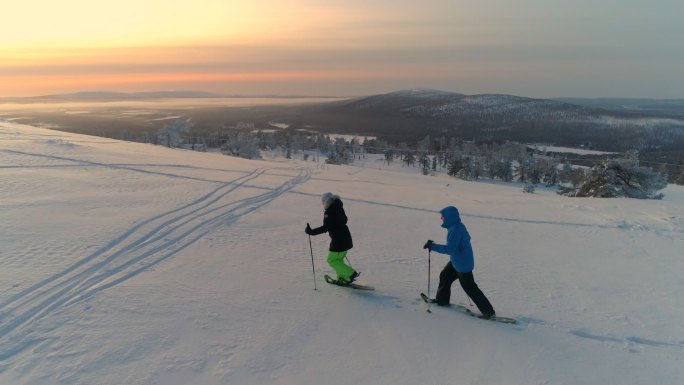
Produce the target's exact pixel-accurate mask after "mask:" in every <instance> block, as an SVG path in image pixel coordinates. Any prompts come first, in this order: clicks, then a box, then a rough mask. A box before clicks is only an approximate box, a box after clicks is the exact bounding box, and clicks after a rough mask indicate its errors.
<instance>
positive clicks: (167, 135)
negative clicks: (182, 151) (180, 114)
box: [157, 120, 193, 147]
mask: <svg viewBox="0 0 684 385" xmlns="http://www.w3.org/2000/svg"><path fill="white" fill-rule="evenodd" d="M192 126H193V124H192V123H190V122H189V121H187V120H176V121H175V122H173V123H171V124H165V125H164V127H162V128H161V129H160V130H159V132H157V137H158V138H159V139H158V141H157V143H159V144H163V145H165V146H167V147H178V146H180V145H181V144H182V143H183V141H184V139H183V135H184V134H186V133H187V132H189V131H190V129H191V128H192Z"/></svg>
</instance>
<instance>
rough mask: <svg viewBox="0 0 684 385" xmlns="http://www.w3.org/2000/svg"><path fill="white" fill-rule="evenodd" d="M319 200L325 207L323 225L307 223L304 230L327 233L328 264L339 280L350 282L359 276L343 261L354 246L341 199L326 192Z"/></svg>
mask: <svg viewBox="0 0 684 385" xmlns="http://www.w3.org/2000/svg"><path fill="white" fill-rule="evenodd" d="M321 201H322V202H323V207H324V208H325V214H324V215H323V226H321V227H317V228H315V229H312V228H311V227H310V226H309V224H308V223H307V224H306V229H305V230H304V232H306V233H307V234H309V235H318V234H323V233H325V232H327V233H328V235H329V236H330V249H329V252H328V264H329V265H330V267H332V268H333V269H334V270H335V273H337V279H338V280H339V281H342V282H344V283H351V282H353V281H354V280H355V279H356V277H358V276H359V273H358V272H357V271H356V270H354V269H353V268H352V267H351V266H349V265H347V264H346V263H344V258H345V257H346V256H347V251H349V249H351V248H352V247H354V245H353V243H352V236H351V233H350V232H349V227H347V215H346V214H345V212H344V208H342V206H343V204H342V200H341V199H340V197H339V196H338V195H334V194H332V193H329V192H327V193H325V194H323V196H321Z"/></svg>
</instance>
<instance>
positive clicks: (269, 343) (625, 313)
mask: <svg viewBox="0 0 684 385" xmlns="http://www.w3.org/2000/svg"><path fill="white" fill-rule="evenodd" d="M326 191H332V192H335V193H338V194H340V195H341V196H342V198H343V200H344V202H345V209H346V211H347V214H348V216H349V218H350V223H349V225H350V228H351V231H352V234H353V236H354V244H355V248H354V249H352V250H351V252H350V254H349V259H350V261H351V263H352V264H353V265H354V266H355V267H357V268H358V269H359V270H361V271H362V272H363V274H362V279H361V282H363V283H367V284H371V285H374V286H375V287H376V291H375V292H360V291H352V290H349V289H344V288H338V287H334V286H330V285H327V284H325V283H324V282H323V280H322V277H323V274H324V273H329V272H330V268H329V267H327V266H326V263H325V254H326V250H327V244H328V238H327V236H325V235H323V236H318V237H314V238H313V239H312V246H313V252H314V255H315V269H316V278H317V282H316V286H317V288H318V290H314V281H313V277H312V266H311V255H310V250H309V240H308V237H307V236H306V235H305V234H304V227H305V225H306V223H307V222H310V223H311V224H312V226H313V225H320V223H321V221H322V207H321V204H320V199H319V196H320V194H322V193H323V192H326ZM664 193H665V195H666V196H665V199H663V200H662V201H637V200H627V199H611V200H599V199H582V198H568V197H561V196H558V195H557V194H555V193H554V192H553V191H546V190H544V189H542V188H539V189H537V193H535V194H532V195H530V194H524V193H522V191H521V188H520V186H516V185H500V184H492V183H486V182H484V183H483V182H481V183H472V182H465V181H460V180H456V179H453V178H450V177H446V176H434V177H429V176H422V175H420V174H419V172H417V169H405V168H402V167H400V165H398V164H397V165H393V166H391V167H387V166H385V165H383V164H382V162H381V161H373V160H371V159H369V160H368V161H366V162H363V163H361V164H359V165H357V166H323V165H319V164H316V163H313V162H310V161H309V162H304V161H292V160H290V161H283V160H277V159H272V160H260V161H248V160H241V159H236V158H231V157H226V156H222V155H218V154H204V153H196V152H189V151H182V150H171V149H166V148H162V147H155V146H151V145H145V144H136V143H126V142H119V141H115V140H110V139H104V138H96V137H88V136H81V135H75V134H69V133H61V132H56V131H49V130H45V129H40V128H34V127H29V126H22V125H17V124H13V123H8V122H0V197H2V199H1V200H0V384H286V385H299V384H332V385H336V384H393V385H394V384H525V385H529V384H681V383H683V382H684V322H682V319H684V295H683V294H682V293H684V279H683V278H682V271H684V260H683V259H682V251H681V250H683V249H684V219H683V218H684V189H683V188H682V187H679V186H671V187H668V189H666V190H665V191H664ZM450 204H453V205H456V206H457V207H459V209H460V210H461V213H462V216H463V220H464V222H465V224H466V225H467V226H468V228H469V230H470V232H471V234H472V236H473V246H474V249H475V253H476V269H475V277H476V280H477V281H478V283H479V285H480V287H481V288H482V289H483V291H484V292H485V293H486V294H487V295H488V297H489V298H490V300H491V301H492V303H493V305H494V307H495V308H496V310H497V313H498V314H500V315H506V316H514V317H517V318H518V319H519V320H520V323H519V324H518V325H513V326H511V325H503V324H497V323H493V322H487V321H481V320H477V319H474V318H471V317H468V316H465V315H461V314H459V313H456V312H453V311H450V310H448V309H441V308H437V309H434V310H433V313H432V314H428V313H427V312H426V311H425V304H424V303H422V302H420V301H418V300H417V298H418V293H419V292H420V291H425V290H427V278H428V270H427V254H426V252H425V251H424V250H422V248H421V246H422V244H423V243H424V242H425V240H426V239H434V240H436V241H439V242H442V241H443V240H444V236H445V231H444V230H443V229H441V228H440V227H439V224H440V223H439V214H438V213H437V212H438V210H439V209H441V208H442V207H443V206H446V205H450ZM446 262H447V259H446V257H445V256H442V255H438V254H435V253H433V254H432V270H431V272H432V277H431V281H432V288H431V289H432V292H433V293H434V289H435V288H436V284H437V280H438V275H439V270H440V269H441V267H442V266H443V265H444V264H445V263H446ZM452 301H453V302H464V303H467V300H466V299H465V297H464V296H463V294H462V291H461V290H460V288H459V287H458V285H456V286H455V287H454V297H453V298H452Z"/></svg>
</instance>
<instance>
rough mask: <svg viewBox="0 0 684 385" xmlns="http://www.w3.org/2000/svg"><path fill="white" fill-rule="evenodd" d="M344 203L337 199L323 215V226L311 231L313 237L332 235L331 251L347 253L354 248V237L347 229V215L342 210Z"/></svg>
mask: <svg viewBox="0 0 684 385" xmlns="http://www.w3.org/2000/svg"><path fill="white" fill-rule="evenodd" d="M342 206H343V205H342V201H341V200H340V199H339V198H337V199H335V201H334V202H333V203H332V204H331V205H330V206H328V208H327V209H325V214H324V215H323V226H321V227H317V228H315V229H311V233H310V234H311V235H318V234H323V233H325V232H327V233H328V235H330V251H334V252H340V251H347V250H349V249H351V248H352V247H354V244H353V243H352V236H351V233H350V232H349V227H347V215H346V214H345V213H344V209H343V208H342Z"/></svg>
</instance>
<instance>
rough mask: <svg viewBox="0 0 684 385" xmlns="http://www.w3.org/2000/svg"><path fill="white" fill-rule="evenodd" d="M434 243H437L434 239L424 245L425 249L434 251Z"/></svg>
mask: <svg viewBox="0 0 684 385" xmlns="http://www.w3.org/2000/svg"><path fill="white" fill-rule="evenodd" d="M433 243H435V242H434V241H433V240H432V239H428V241H427V242H425V244H424V245H423V248H424V249H428V250H430V251H432V244H433Z"/></svg>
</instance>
